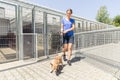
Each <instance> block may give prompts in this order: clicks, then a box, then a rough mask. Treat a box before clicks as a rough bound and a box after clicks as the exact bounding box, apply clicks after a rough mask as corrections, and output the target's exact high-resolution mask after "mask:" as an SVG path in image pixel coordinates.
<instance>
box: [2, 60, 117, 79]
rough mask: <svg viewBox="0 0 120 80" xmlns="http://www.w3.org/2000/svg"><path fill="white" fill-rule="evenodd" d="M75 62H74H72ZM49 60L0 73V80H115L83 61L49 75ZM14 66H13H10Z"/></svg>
mask: <svg viewBox="0 0 120 80" xmlns="http://www.w3.org/2000/svg"><path fill="white" fill-rule="evenodd" d="M74 61H75V60H74ZM49 63H50V60H46V61H42V62H37V63H34V64H29V65H26V66H22V67H18V68H13V69H9V70H5V71H1V72H0V80H117V79H116V78H115V77H114V76H113V75H111V74H109V73H107V72H105V71H103V70H101V69H100V68H97V67H95V66H94V65H92V64H90V63H88V62H86V61H84V59H82V60H80V61H78V60H77V59H76V61H75V62H73V63H72V66H68V65H67V64H66V62H64V65H65V66H64V68H63V70H62V71H61V74H59V76H56V75H55V73H50V65H49ZM11 65H15V64H11Z"/></svg>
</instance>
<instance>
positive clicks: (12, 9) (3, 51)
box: [0, 2, 18, 63]
mask: <svg viewBox="0 0 120 80" xmlns="http://www.w3.org/2000/svg"><path fill="white" fill-rule="evenodd" d="M16 11H17V6H16V5H13V4H8V3H4V2H0V63H3V62H8V61H13V60H18V53H17V49H18V47H17V40H18V37H17V26H16V23H17V21H16V20H17V17H16V15H17V12H16Z"/></svg>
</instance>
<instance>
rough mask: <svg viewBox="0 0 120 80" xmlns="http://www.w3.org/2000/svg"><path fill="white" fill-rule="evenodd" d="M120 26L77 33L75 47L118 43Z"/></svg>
mask: <svg viewBox="0 0 120 80" xmlns="http://www.w3.org/2000/svg"><path fill="white" fill-rule="evenodd" d="M119 41H120V28H116V29H105V30H97V31H89V32H80V33H75V49H81V48H88V47H93V46H99V45H105V44H109V43H118V42H119Z"/></svg>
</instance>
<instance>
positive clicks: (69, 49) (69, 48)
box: [68, 43, 73, 60]
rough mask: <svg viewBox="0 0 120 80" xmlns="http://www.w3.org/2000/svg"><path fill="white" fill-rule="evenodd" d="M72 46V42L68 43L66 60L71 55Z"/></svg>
mask: <svg viewBox="0 0 120 80" xmlns="http://www.w3.org/2000/svg"><path fill="white" fill-rule="evenodd" d="M72 46H73V44H72V43H69V44H68V60H70V59H71V56H72Z"/></svg>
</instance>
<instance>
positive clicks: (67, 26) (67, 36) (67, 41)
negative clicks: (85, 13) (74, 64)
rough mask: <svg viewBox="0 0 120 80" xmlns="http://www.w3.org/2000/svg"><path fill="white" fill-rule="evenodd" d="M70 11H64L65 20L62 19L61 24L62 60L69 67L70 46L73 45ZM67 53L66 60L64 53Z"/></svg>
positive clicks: (73, 23)
mask: <svg viewBox="0 0 120 80" xmlns="http://www.w3.org/2000/svg"><path fill="white" fill-rule="evenodd" d="M71 15H72V9H68V10H67V11H66V18H63V19H62V22H61V32H62V35H63V45H64V48H63V59H64V61H66V60H67V63H68V65H71V61H70V59H71V55H72V46H73V44H74V31H73V30H74V28H75V20H74V19H72V18H71ZM66 51H68V54H67V55H68V57H67V59H66V54H65V52H66Z"/></svg>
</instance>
